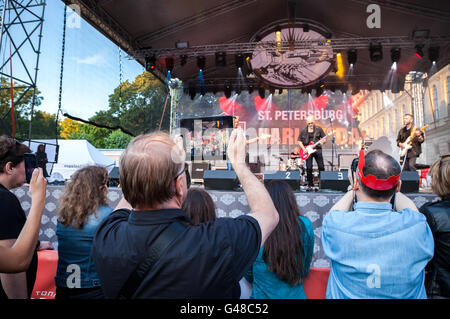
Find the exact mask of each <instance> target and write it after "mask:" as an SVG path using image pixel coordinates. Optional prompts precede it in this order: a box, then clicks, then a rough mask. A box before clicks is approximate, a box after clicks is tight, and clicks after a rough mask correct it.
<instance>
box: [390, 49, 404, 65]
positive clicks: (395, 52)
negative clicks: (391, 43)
mask: <svg viewBox="0 0 450 319" xmlns="http://www.w3.org/2000/svg"><path fill="white" fill-rule="evenodd" d="M401 52H402V51H401V49H400V48H392V49H391V60H392V63H398V61H400V57H401Z"/></svg>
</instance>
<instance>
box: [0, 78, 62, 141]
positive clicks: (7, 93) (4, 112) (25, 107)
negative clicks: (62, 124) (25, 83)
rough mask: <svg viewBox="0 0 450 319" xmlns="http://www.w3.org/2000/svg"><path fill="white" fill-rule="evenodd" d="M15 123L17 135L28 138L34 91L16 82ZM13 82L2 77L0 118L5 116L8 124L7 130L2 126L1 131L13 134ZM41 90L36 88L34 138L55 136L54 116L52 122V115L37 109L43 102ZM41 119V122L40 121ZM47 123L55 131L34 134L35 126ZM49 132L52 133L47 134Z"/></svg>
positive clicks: (5, 123) (0, 83) (39, 126)
mask: <svg viewBox="0 0 450 319" xmlns="http://www.w3.org/2000/svg"><path fill="white" fill-rule="evenodd" d="M13 85H14V91H13V97H14V124H15V130H16V137H17V138H18V139H21V140H25V139H28V131H29V125H30V121H29V117H30V114H31V105H32V102H33V95H34V92H33V90H32V89H30V88H20V86H19V85H18V84H17V83H14V84H13ZM10 87H11V83H10V82H9V81H8V80H7V79H6V78H5V77H1V78H0V118H3V117H4V123H3V124H4V125H5V126H6V130H5V128H4V127H3V126H1V127H0V133H9V134H12V112H11V89H10ZM39 94H40V92H39V91H38V90H36V97H35V103H34V106H35V109H34V117H33V131H32V132H33V135H32V138H47V137H55V134H56V132H55V120H54V117H53V123H51V116H50V114H48V113H45V112H38V111H37V110H36V108H37V107H39V106H40V105H41V103H42V99H43V98H42V97H41V96H39ZM39 121H41V122H39ZM47 125H51V126H50V127H53V132H51V134H50V131H49V130H46V131H45V132H42V133H41V132H39V133H38V134H36V135H35V134H34V132H38V131H35V129H34V127H35V126H37V129H36V130H38V129H40V128H43V127H45V126H47ZM46 133H49V134H50V135H47V134H46Z"/></svg>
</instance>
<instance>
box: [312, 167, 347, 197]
mask: <svg viewBox="0 0 450 319" xmlns="http://www.w3.org/2000/svg"><path fill="white" fill-rule="evenodd" d="M349 185H350V181H349V180H348V174H347V171H341V172H329V171H321V172H320V181H319V188H320V189H330V190H335V191H341V192H347V189H348V186H349Z"/></svg>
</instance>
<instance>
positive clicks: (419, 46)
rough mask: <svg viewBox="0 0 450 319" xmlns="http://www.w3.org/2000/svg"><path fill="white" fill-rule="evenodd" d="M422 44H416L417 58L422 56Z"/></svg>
mask: <svg viewBox="0 0 450 319" xmlns="http://www.w3.org/2000/svg"><path fill="white" fill-rule="evenodd" d="M423 55H424V54H423V44H418V45H416V57H418V58H419V59H422V58H423Z"/></svg>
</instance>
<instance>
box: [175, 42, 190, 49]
mask: <svg viewBox="0 0 450 319" xmlns="http://www.w3.org/2000/svg"><path fill="white" fill-rule="evenodd" d="M175 48H177V49H187V48H189V42H188V41H183V42H182V41H178V42H175Z"/></svg>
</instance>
